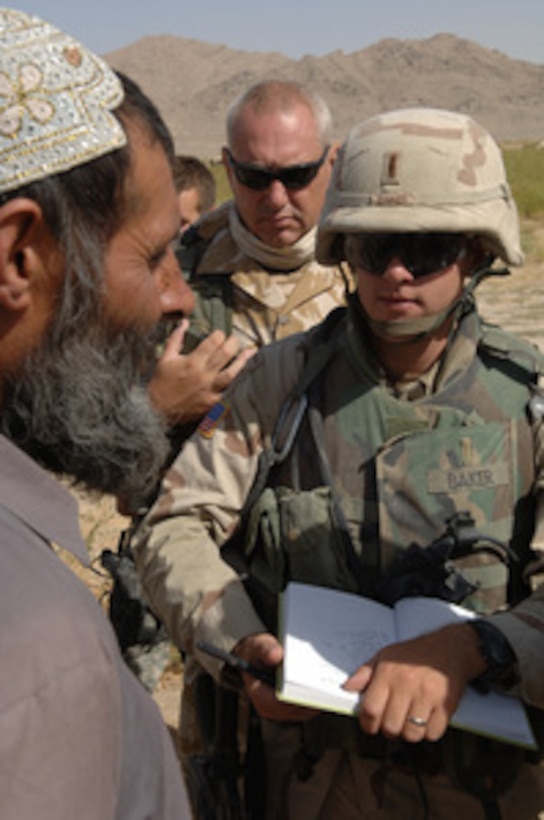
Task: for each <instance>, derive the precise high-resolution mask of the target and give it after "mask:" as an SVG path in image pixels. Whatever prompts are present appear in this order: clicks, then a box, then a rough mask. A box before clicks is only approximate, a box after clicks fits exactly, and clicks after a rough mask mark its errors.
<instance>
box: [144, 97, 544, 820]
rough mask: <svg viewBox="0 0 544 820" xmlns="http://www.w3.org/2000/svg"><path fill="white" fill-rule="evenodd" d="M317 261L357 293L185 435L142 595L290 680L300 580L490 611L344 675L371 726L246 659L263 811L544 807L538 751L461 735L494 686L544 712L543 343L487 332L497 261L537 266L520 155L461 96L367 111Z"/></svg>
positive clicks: (153, 522)
mask: <svg viewBox="0 0 544 820" xmlns="http://www.w3.org/2000/svg"><path fill="white" fill-rule="evenodd" d="M317 257H318V258H319V259H320V260H322V261H323V262H324V263H326V264H332V263H338V262H340V261H344V260H347V261H348V263H349V264H350V267H351V268H352V270H353V273H354V275H355V277H356V279H357V290H356V292H355V293H354V294H353V295H352V296H351V297H350V300H349V304H348V306H347V308H339V309H338V310H337V311H335V312H334V313H333V314H331V315H330V316H329V317H328V319H326V320H325V321H324V322H323V323H322V324H321V325H320V326H318V327H317V328H314V329H312V330H310V331H308V332H306V333H304V334H300V335H298V336H295V337H291V338H290V339H287V340H284V341H283V342H280V343H278V344H276V345H272V346H269V347H267V348H265V349H263V350H262V351H261V352H260V353H259V354H258V355H257V356H255V357H254V358H253V359H252V361H251V362H250V363H249V364H248V365H247V366H246V369H245V371H244V372H243V373H242V375H241V377H239V380H238V382H237V383H236V384H235V385H234V387H233V388H232V389H231V390H229V391H228V392H227V394H226V396H225V399H224V402H223V404H222V406H221V408H220V409H216V410H215V411H214V412H212V413H211V414H210V415H209V416H208V418H207V419H206V420H205V421H204V422H203V423H202V424H201V425H200V428H199V429H198V430H197V432H196V433H195V435H194V436H193V437H192V438H191V439H189V440H188V442H187V443H186V445H185V447H184V449H183V450H182V452H181V453H180V455H179V457H178V459H177V460H176V462H175V463H174V464H173V466H172V469H171V471H170V473H169V474H168V475H167V476H166V479H165V482H164V484H163V491H162V494H161V496H160V497H159V499H158V501H157V504H156V505H155V507H154V508H153V509H152V510H151V512H150V515H149V516H148V520H147V522H146V527H145V528H144V529H143V531H142V533H141V540H140V545H139V560H140V562H141V566H142V569H143V575H144V578H145V584H146V588H147V590H148V593H149V594H150V596H151V599H152V600H153V603H154V605H155V606H156V608H157V610H158V611H159V612H160V613H161V615H162V617H163V618H164V620H165V622H166V623H167V624H168V627H169V630H170V632H171V635H172V636H173V638H174V640H175V641H176V642H177V643H178V644H179V645H181V646H184V645H185V646H187V645H189V646H193V647H195V646H196V647H198V644H199V642H202V641H205V642H208V643H211V644H215V645H217V646H219V647H220V648H222V649H225V650H229V651H231V652H233V653H234V654H235V655H238V656H239V657H241V658H242V659H244V660H245V661H248V662H250V663H252V664H253V665H256V666H261V667H263V668H264V669H265V670H266V669H268V670H269V671H273V670H275V669H276V668H277V667H278V665H279V664H280V663H281V660H282V656H283V649H282V646H281V645H280V644H279V642H278V640H277V638H276V637H275V636H276V634H277V632H276V629H277V614H278V613H277V608H278V594H279V592H280V591H281V590H282V589H283V588H284V587H285V585H286V583H287V582H289V581H293V580H294V581H300V582H305V583H309V584H314V585H317V586H324V587H333V588H337V589H344V590H346V591H350V592H354V593H357V594H360V595H364V596H369V597H371V598H374V599H378V600H381V601H382V602H386V603H391V602H392V601H393V600H395V599H398V598H399V597H405V596H407V595H412V594H414V593H416V594H422V595H430V596H433V597H441V598H444V599H446V600H448V601H450V602H451V601H456V602H458V603H462V604H463V605H464V606H465V607H467V608H469V609H472V610H474V611H475V612H476V613H477V614H478V617H477V618H476V619H475V620H474V621H473V622H471V623H470V625H469V624H468V623H460V624H455V625H450V626H447V627H443V628H441V629H438V628H437V626H438V625H437V626H436V627H435V628H434V630H433V624H432V623H429V624H428V628H429V630H430V631H429V633H428V634H427V635H425V636H423V637H421V638H418V639H415V640H412V641H410V642H405V643H397V644H392V645H390V646H389V647H387V648H386V649H384V650H382V651H381V652H379V653H378V654H377V655H375V656H374V657H373V658H371V659H367V658H363V657H362V658H361V665H360V667H359V668H358V669H356V670H354V672H353V674H352V675H351V677H350V678H349V679H348V680H347V681H346V683H345V686H346V688H348V689H350V690H354V691H357V692H361V693H362V694H363V698H362V699H361V702H360V704H359V709H358V715H357V718H345V717H340V716H336V715H333V714H325V713H317V714H316V713H315V712H313V711H310V710H305V709H303V708H302V707H300V706H297V705H293V704H287V703H285V702H281V701H279V700H278V699H277V698H276V696H275V691H274V689H273V688H271V687H270V686H269V685H267V684H266V683H265V682H263V681H262V680H259V679H256V678H254V677H250V676H248V675H247V674H243V676H242V686H243V688H244V691H245V692H246V694H247V696H248V698H249V699H250V700H251V702H252V704H253V706H254V708H255V710H256V712H257V714H258V715H259V716H260V728H261V732H262V738H263V743H264V751H265V760H266V801H265V802H266V807H265V809H264V810H263V811H262V813H261V814H260V815H259V814H256V815H255V816H262V817H266V818H267V820H271V819H272V818H285V817H304V818H305V820H313V818H315V820H318V819H319V820H329V818H331V820H332V819H333V818H342V820H352V818H353V820H356V818H399V820H400V818H406V817H411V818H430V817H432V818H440V820H458V818H459V817H463V818H465V819H466V820H481V818H484V817H485V818H491V817H493V818H497V817H501V816H502V817H503V818H505V819H508V818H510V819H511V820H513V818H521V817H522V818H537V817H539V816H540V814H539V812H540V811H541V809H542V807H543V806H544V783H543V777H542V774H541V769H540V767H539V766H538V765H535V758H534V757H533V758H531V759H529V758H527V757H526V756H525V754H524V752H523V750H521V749H519V748H518V747H514V746H511V745H508V744H506V743H499V742H495V741H490V740H488V739H485V738H482V737H479V736H478V735H474V734H469V733H468V732H463V731H460V730H453V729H451V728H448V724H449V721H450V718H451V716H452V714H453V712H454V711H455V709H456V707H457V705H458V703H459V700H460V698H461V696H462V694H463V692H464V690H465V688H466V687H467V686H470V685H473V684H474V685H476V686H477V687H479V688H480V689H484V690H485V689H489V688H491V689H498V690H503V691H506V692H512V693H515V694H517V695H519V696H520V697H521V698H522V699H523V701H525V702H526V703H527V704H530V705H531V706H532V707H538V708H542V706H543V705H544V668H543V666H544V608H543V606H542V597H543V594H542V593H539V592H538V591H537V592H535V593H533V594H531V592H530V585H529V576H530V573H531V568H532V567H533V566H534V565H535V564H538V561H537V560H536V559H537V558H538V550H537V547H538V540H539V539H538V538H537V533H538V530H539V529H540V530H541V529H542V520H544V515H543V514H542V511H541V507H542V503H541V500H540V499H541V490H540V489H539V488H540V487H541V486H542V472H543V471H542V463H543V452H544V450H543V436H542V422H541V417H542V413H543V407H544V401H543V398H544V397H543V396H542V394H541V392H540V390H539V377H540V373H541V372H542V367H543V359H542V356H541V354H540V353H539V351H538V350H536V349H535V348H534V347H533V346H532V345H530V344H528V343H527V342H525V341H523V340H521V339H518V338H517V337H515V336H512V335H511V334H508V333H506V332H505V331H502V330H501V329H500V328H497V327H495V326H490V325H488V324H486V323H485V322H483V320H482V319H481V318H480V316H479V314H478V310H477V306H476V302H475V297H474V295H473V291H474V288H475V287H476V285H477V283H478V281H480V280H481V279H482V278H483V277H484V276H487V275H492V273H493V272H495V273H500V272H502V273H503V274H504V273H505V270H504V268H502V270H499V266H500V263H501V262H502V263H506V265H509V266H519V265H520V264H522V261H523V256H522V252H521V249H520V237H519V220H518V215H517V210H516V206H515V203H514V201H513V199H512V196H511V193H510V189H509V186H508V183H507V180H506V176H505V171H504V165H503V161H502V157H501V153H500V150H499V148H498V146H497V145H496V143H495V142H494V141H493V139H492V138H491V136H490V135H489V134H488V133H487V132H486V131H485V130H484V129H483V128H482V127H481V126H479V125H478V124H477V123H476V122H474V121H473V120H472V119H470V118H469V117H467V116H465V115H461V114H457V113H452V112H448V111H441V110H434V109H425V108H418V109H408V110H400V111H393V112H389V113H386V114H383V115H380V116H376V117H374V118H371V119H370V120H366V121H364V122H362V123H360V124H359V125H358V126H357V127H355V128H354V129H353V130H352V132H351V133H350V135H349V136H348V139H347V141H346V142H345V144H344V146H343V148H342V149H341V151H340V154H339V157H338V159H337V161H336V164H335V169H334V172H333V177H332V180H331V185H330V188H329V192H328V195H327V201H326V204H325V208H324V211H323V216H322V218H321V220H320V223H319V226H318V235H317ZM248 499H249V503H248ZM445 534H446V535H447V538H445V537H444V536H445ZM233 536H234V537H233ZM444 545H447V547H448V550H447V551H446V552H443V551H442V552H439V550H438V547H440V549H441V550H443V548H444ZM497 545H500V546H497ZM196 567H198V571H194V572H192V574H191V571H192V569H193V568H196ZM377 626H378V625H377ZM196 652H197V656H198V658H199V660H200V661H201V663H202V664H203V665H205V666H206V668H207V669H208V671H209V672H210V673H211V674H213V675H214V676H215V677H216V678H217V679H218V680H222V679H225V676H226V675H227V671H226V668H225V666H224V665H222V663H221V661H219V660H215V659H214V658H213V657H208V655H207V654H204V653H203V652H201V651H200V650H199V649H198V648H197V650H196ZM263 779H264V778H263Z"/></svg>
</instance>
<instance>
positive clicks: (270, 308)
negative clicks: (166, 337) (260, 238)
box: [178, 202, 352, 347]
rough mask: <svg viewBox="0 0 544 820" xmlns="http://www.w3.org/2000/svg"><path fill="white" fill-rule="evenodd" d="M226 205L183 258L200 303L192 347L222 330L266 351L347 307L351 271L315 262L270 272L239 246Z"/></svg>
mask: <svg viewBox="0 0 544 820" xmlns="http://www.w3.org/2000/svg"><path fill="white" fill-rule="evenodd" d="M232 207H233V203H232V202H228V203H225V204H224V205H222V206H220V207H219V208H217V209H215V210H214V211H212V212H210V213H209V214H205V215H204V216H203V217H201V219H200V220H199V221H198V223H197V225H196V226H195V228H194V229H193V230H191V231H187V232H186V234H184V238H183V242H184V243H187V242H188V243H189V246H188V247H187V246H184V247H183V248H182V250H181V251H180V252H179V254H178V258H179V261H180V264H181V268H182V270H183V272H184V274H185V276H186V277H187V279H188V281H189V282H190V284H191V287H192V288H193V290H194V292H195V295H196V297H197V304H196V307H195V310H194V312H193V314H192V316H191V327H190V329H189V331H188V333H187V336H186V340H187V342H188V345H189V347H192V346H194V344H195V342H196V341H198V340H199V339H202V338H203V337H205V336H207V335H208V334H209V333H210V331H211V330H214V329H215V328H220V329H221V330H224V331H225V332H226V333H227V334H230V333H232V334H233V335H234V336H236V338H237V339H238V340H239V341H240V344H241V345H242V347H251V346H253V345H254V346H256V347H262V346H263V345H266V344H269V343H270V342H273V341H277V340H278V339H285V338H286V337H287V336H291V335H292V334H293V333H298V332H299V331H303V330H307V329H308V328H310V327H313V326H314V325H316V324H318V322H320V321H321V320H322V319H323V318H324V317H325V316H327V314H328V313H330V311H331V310H333V308H335V307H338V305H343V304H344V303H345V297H346V286H347V287H349V288H351V284H352V279H351V274H350V273H349V271H348V269H347V267H345V268H343V267H342V266H340V265H333V266H328V267H325V266H323V265H320V264H319V263H318V262H316V261H315V260H312V261H310V262H307V263H305V264H304V265H302V266H301V267H297V268H295V269H294V270H290V271H288V272H278V271H274V272H271V271H268V270H266V269H265V268H264V267H263V266H262V265H261V264H259V262H256V261H255V260H254V259H250V258H249V257H248V256H246V255H245V254H244V253H243V252H242V251H241V250H240V249H239V248H238V247H237V246H236V243H235V241H234V239H233V237H232V235H231V232H230V229H229V209H230V208H232Z"/></svg>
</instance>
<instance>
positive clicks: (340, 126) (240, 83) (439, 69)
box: [104, 34, 544, 160]
mask: <svg viewBox="0 0 544 820" xmlns="http://www.w3.org/2000/svg"><path fill="white" fill-rule="evenodd" d="M104 57H105V59H106V61H107V62H108V63H109V64H110V65H111V66H113V67H114V68H116V69H118V70H120V71H123V72H124V73H126V74H128V75H130V76H131V77H132V78H133V79H134V80H135V81H136V82H138V83H139V84H140V86H141V87H142V89H143V90H144V91H145V92H146V93H147V94H148V95H149V96H150V97H151V98H152V99H153V100H154V102H155V103H156V104H157V106H158V107H159V109H160V111H161V113H162V115H163V116H164V119H165V120H166V122H167V124H168V126H169V127H170V129H171V131H172V134H173V136H174V140H175V143H176V150H177V151H178V153H184V154H196V155H197V156H199V157H203V158H208V159H212V160H213V159H217V158H218V157H219V155H220V150H221V146H222V144H223V143H224V123H225V116H226V111H227V108H228V106H229V104H230V103H231V102H232V100H234V99H235V98H236V97H237V96H238V95H239V94H240V93H242V92H243V91H244V90H245V89H246V88H247V87H248V86H250V85H252V84H253V83H255V82H258V81H259V80H262V79H266V78H269V77H274V78H280V79H289V80H296V81H298V82H302V83H305V84H308V85H310V86H311V87H312V88H314V89H315V90H316V91H318V92H319V93H320V94H322V96H323V97H324V98H325V99H326V100H327V102H328V103H329V105H330V107H331V110H332V113H333V118H334V123H335V129H336V136H337V138H338V139H342V138H343V137H344V136H345V135H346V134H347V132H348V131H349V129H350V128H351V127H352V126H353V125H354V124H355V123H356V122H358V121H359V120H361V119H364V118H366V117H369V116H372V115H374V114H378V113H380V112H382V111H386V110H389V109H394V108H404V107H407V106H413V105H418V106H419V105H423V106H432V107H438V108H449V109H452V110H455V111H461V112H464V113H466V114H469V115H470V116H473V117H474V118H475V119H476V120H478V122H480V123H481V124H482V125H483V126H484V127H486V128H487V129H488V130H490V131H491V133H492V134H493V135H494V136H495V137H496V139H497V140H499V141H500V142H503V143H506V142H508V143H510V142H519V141H522V142H525V141H536V142H541V141H542V140H543V139H544V65H537V64H535V63H531V62H525V61H523V60H514V59H512V58H510V57H508V56H507V55H505V54H503V53H502V52H500V51H497V50H495V49H489V48H485V47H484V46H481V45H479V44H478V43H475V42H473V41H471V40H466V39H462V38H459V37H457V36H454V35H452V34H437V35H435V36H434V37H430V38H428V39H422V40H399V39H385V40H380V41H379V42H377V43H375V44H374V45H371V46H369V47H367V48H364V49H361V50H360V51H356V52H353V53H349V54H346V53H344V52H343V51H341V50H337V51H333V52H331V53H330V54H326V55H324V56H322V57H315V56H311V55H306V56H304V57H302V58H300V59H298V60H294V59H291V58H289V57H287V56H285V55H283V54H280V53H278V52H257V51H240V50H235V49H230V48H227V46H224V45H213V44H210V43H205V42H202V41H199V40H193V39H188V38H184V37H175V36H171V35H158V36H150V37H144V38H142V39H141V40H137V41H136V42H134V43H132V44H131V45H128V46H126V47H125V48H122V49H119V50H117V51H113V52H110V53H109V54H106V55H104Z"/></svg>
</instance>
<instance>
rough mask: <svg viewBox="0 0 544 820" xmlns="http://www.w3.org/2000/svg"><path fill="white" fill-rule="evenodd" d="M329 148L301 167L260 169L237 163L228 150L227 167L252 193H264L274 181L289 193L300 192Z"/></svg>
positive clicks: (315, 171)
mask: <svg viewBox="0 0 544 820" xmlns="http://www.w3.org/2000/svg"><path fill="white" fill-rule="evenodd" d="M329 148H330V146H329V145H327V147H326V148H325V150H324V151H323V153H322V154H321V156H320V157H319V159H318V160H315V162H304V163H302V164H301V165H288V166H286V167H285V168H277V169H275V170H274V169H272V168H262V167H261V166H260V165H252V164H251V163H250V162H238V160H237V159H234V157H233V156H232V154H231V152H230V150H229V149H227V158H228V161H229V165H230V167H231V168H232V170H233V171H234V176H235V177H236V179H237V180H238V182H239V183H240V184H241V185H245V186H246V188H251V189H252V190H253V191H266V189H267V188H269V187H270V185H272V183H273V182H274V180H275V179H277V180H278V181H279V182H281V184H282V185H283V186H284V187H285V188H287V189H288V190H289V191H300V190H301V189H302V188H306V186H307V185H309V184H310V182H313V180H314V179H315V178H316V176H317V173H318V171H319V169H320V168H321V166H322V165H323V163H324V162H325V158H326V156H327V152H328V150H329Z"/></svg>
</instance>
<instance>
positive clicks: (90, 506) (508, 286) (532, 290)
mask: <svg viewBox="0 0 544 820" xmlns="http://www.w3.org/2000/svg"><path fill="white" fill-rule="evenodd" d="M531 236H532V240H533V247H535V246H536V245H538V246H539V247H542V248H544V226H541V225H534V226H533V228H532V233H531ZM539 255H540V254H539ZM541 258H542V259H544V253H543V254H542V255H541ZM478 303H479V305H480V308H481V312H482V314H483V316H484V317H485V318H486V319H488V320H489V321H492V322H495V323H497V324H500V325H502V326H503V327H505V328H506V329H508V330H511V331H513V332H516V333H518V334H519V335H521V336H524V337H525V338H527V339H529V340H530V341H532V342H533V343H534V344H537V345H538V346H539V347H540V348H541V349H542V350H544V261H537V262H531V263H529V264H527V265H526V266H525V267H524V268H523V269H521V270H520V271H516V272H514V273H512V275H511V276H509V277H505V278H500V279H497V278H493V279H490V280H488V281H487V282H484V283H483V284H482V285H481V286H480V288H479V289H478ZM78 499H79V502H80V510H81V527H82V531H83V534H84V537H85V538H86V540H87V544H88V547H89V552H90V555H91V558H92V559H93V561H94V564H93V569H92V570H90V571H84V570H81V569H76V571H77V572H78V574H80V575H81V577H82V578H83V580H84V581H85V583H86V584H88V586H89V587H90V588H91V589H92V590H93V592H94V593H95V594H96V596H97V597H98V598H103V596H104V594H105V592H107V589H108V581H107V579H106V577H105V576H104V574H103V571H102V574H100V567H99V564H98V556H99V555H100V552H101V551H102V549H105V548H106V547H110V548H112V549H114V548H115V546H116V544H117V539H118V537H119V533H120V532H121V530H122V529H123V528H124V527H125V526H126V525H127V523H128V521H127V519H126V518H124V517H123V516H120V515H118V514H117V512H116V510H115V505H114V502H113V501H112V499H110V498H98V499H97V498H89V497H87V496H85V495H81V494H78ZM182 680H183V677H182V669H181V666H180V664H179V662H176V659H175V655H174V657H173V662H172V664H171V665H170V667H169V668H167V670H166V671H165V673H164V674H163V676H162V678H161V680H160V681H159V683H158V685H157V688H156V690H155V693H154V698H155V700H156V702H157V704H158V705H159V708H160V709H161V712H162V714H163V717H164V720H165V721H166V723H167V725H168V726H169V727H170V729H171V730H172V731H173V732H175V731H176V728H177V725H178V717H179V701H180V693H181V686H182Z"/></svg>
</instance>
